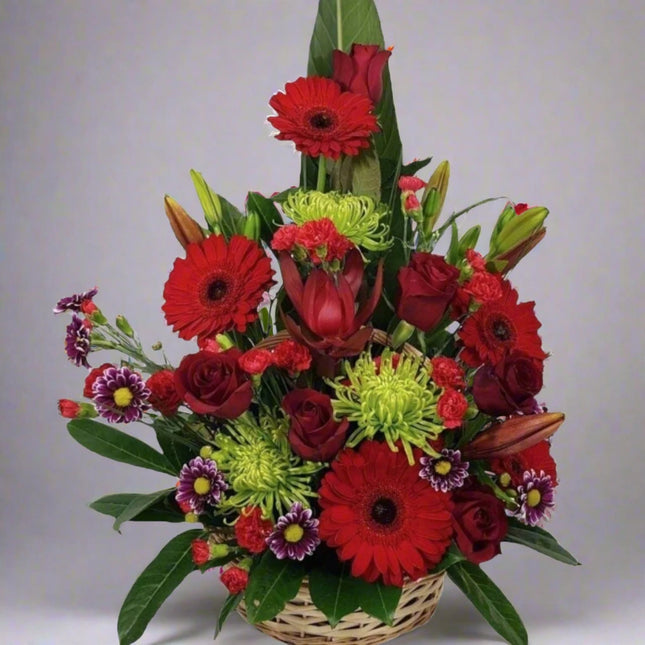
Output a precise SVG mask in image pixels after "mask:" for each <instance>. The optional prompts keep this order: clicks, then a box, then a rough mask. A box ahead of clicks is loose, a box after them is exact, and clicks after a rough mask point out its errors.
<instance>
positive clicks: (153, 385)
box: [146, 370, 181, 417]
mask: <svg viewBox="0 0 645 645" xmlns="http://www.w3.org/2000/svg"><path fill="white" fill-rule="evenodd" d="M146 387H147V388H148V389H149V390H150V396H149V398H148V400H149V401H150V404H151V405H152V407H153V408H154V409H155V410H159V412H161V414H163V415H164V416H167V417H171V416H172V415H173V414H176V413H177V410H178V409H179V406H180V405H181V398H180V396H179V394H177V388H176V387H175V375H174V372H173V371H172V370H160V371H159V372H155V373H154V374H153V375H152V376H151V377H150V378H149V379H148V380H147V381H146Z"/></svg>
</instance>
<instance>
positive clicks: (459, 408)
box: [437, 388, 468, 428]
mask: <svg viewBox="0 0 645 645" xmlns="http://www.w3.org/2000/svg"><path fill="white" fill-rule="evenodd" d="M467 411H468V400H467V399H466V397H465V396H464V395H463V394H462V393H461V392H458V391H457V390H453V389H452V388H448V389H447V390H446V391H445V392H444V393H443V394H442V395H441V396H440V397H439V401H437V414H438V415H439V416H440V417H441V420H442V421H443V425H444V427H446V428H457V427H459V426H460V425H461V424H462V421H463V419H464V416H465V415H466V412H467Z"/></svg>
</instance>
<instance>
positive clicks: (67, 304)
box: [52, 287, 99, 314]
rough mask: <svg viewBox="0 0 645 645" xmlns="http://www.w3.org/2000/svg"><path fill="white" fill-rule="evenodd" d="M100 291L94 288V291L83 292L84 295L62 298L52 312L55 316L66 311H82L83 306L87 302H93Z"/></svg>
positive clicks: (77, 294) (78, 294)
mask: <svg viewBox="0 0 645 645" xmlns="http://www.w3.org/2000/svg"><path fill="white" fill-rule="evenodd" d="M98 291H99V290H98V289H97V288H96V287H94V289H90V290H89V291H83V293H75V294H74V295H72V296H68V297H67V298H61V299H60V300H59V301H58V302H57V303H56V306H55V307H54V309H53V310H52V311H53V312H54V313H55V314H62V313H63V312H64V311H81V306H82V304H83V303H84V302H85V301H86V300H92V298H94V296H95V295H96V294H97V293H98Z"/></svg>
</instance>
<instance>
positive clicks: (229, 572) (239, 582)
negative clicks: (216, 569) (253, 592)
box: [219, 566, 249, 595]
mask: <svg viewBox="0 0 645 645" xmlns="http://www.w3.org/2000/svg"><path fill="white" fill-rule="evenodd" d="M219 579H220V580H221V581H222V584H223V585H224V586H225V587H226V588H227V589H228V592H229V593H230V594H231V595H235V594H238V593H242V592H243V591H244V590H245V589H246V585H247V584H248V583H249V572H248V571H246V570H245V569H240V567H235V566H233V567H229V568H228V569H226V571H222V572H221V573H220V575H219Z"/></svg>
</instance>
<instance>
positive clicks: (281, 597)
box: [244, 551, 306, 623]
mask: <svg viewBox="0 0 645 645" xmlns="http://www.w3.org/2000/svg"><path fill="white" fill-rule="evenodd" d="M305 573H306V572H305V568H304V566H303V565H302V563H301V562H297V561H294V560H290V559H289V558H285V559H284V560H278V559H277V558H276V557H275V556H274V555H273V553H271V552H270V551H266V552H265V553H264V554H263V555H262V557H261V558H260V559H259V560H258V561H257V562H256V564H255V565H254V566H253V567H252V569H251V574H250V577H249V584H248V586H247V588H246V590H245V592H244V602H245V604H246V611H247V616H248V619H249V622H250V623H259V622H262V621H263V620H270V619H271V618H274V617H275V616H276V615H277V614H279V613H280V612H281V611H282V610H283V609H284V606H285V604H286V603H287V601H288V600H291V599H292V598H293V597H294V596H295V595H296V594H297V593H298V589H300V584H301V583H302V579H303V578H304V576H305Z"/></svg>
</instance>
